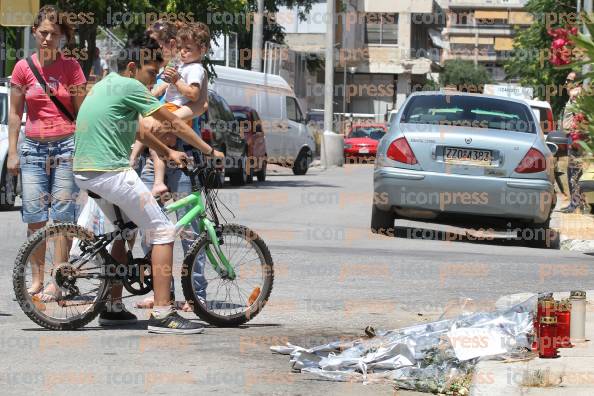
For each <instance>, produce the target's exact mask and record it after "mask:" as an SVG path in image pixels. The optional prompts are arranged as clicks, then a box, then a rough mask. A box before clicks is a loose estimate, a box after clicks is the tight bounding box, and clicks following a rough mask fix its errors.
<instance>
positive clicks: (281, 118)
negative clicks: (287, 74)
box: [211, 66, 315, 175]
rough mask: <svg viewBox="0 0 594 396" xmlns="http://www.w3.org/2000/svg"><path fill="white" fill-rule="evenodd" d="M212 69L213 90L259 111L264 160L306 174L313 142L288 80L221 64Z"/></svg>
mask: <svg viewBox="0 0 594 396" xmlns="http://www.w3.org/2000/svg"><path fill="white" fill-rule="evenodd" d="M214 69H215V72H216V74H217V77H216V79H215V81H214V83H213V84H212V85H211V86H212V88H213V89H214V91H216V92H217V93H218V94H219V95H221V96H222V97H223V98H225V99H226V100H227V102H228V103H229V104H231V105H235V106H249V107H251V108H253V109H255V110H256V111H257V112H258V114H259V115H260V117H261V119H262V121H263V123H262V128H263V132H264V134H265V135H266V149H267V154H268V156H267V158H268V163H275V164H280V165H283V166H290V167H292V169H293V173H294V174H296V175H304V174H306V173H307V169H308V168H309V165H310V164H311V162H312V161H313V155H314V150H315V142H314V139H313V136H312V135H311V133H310V132H309V131H308V129H307V126H306V125H305V117H304V116H303V112H302V111H301V106H300V105H299V102H298V101H297V98H296V97H295V93H294V92H293V90H292V89H291V87H290V86H289V84H288V83H287V82H286V81H285V80H284V79H283V78H282V77H280V76H276V75H271V74H266V73H258V72H253V71H250V70H242V69H236V68H230V67H224V66H215V68H214Z"/></svg>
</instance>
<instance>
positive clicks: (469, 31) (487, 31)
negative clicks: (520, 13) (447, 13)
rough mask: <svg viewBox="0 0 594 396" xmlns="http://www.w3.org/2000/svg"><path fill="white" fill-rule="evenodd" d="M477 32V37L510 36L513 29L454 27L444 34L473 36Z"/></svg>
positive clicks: (489, 26) (508, 27)
mask: <svg viewBox="0 0 594 396" xmlns="http://www.w3.org/2000/svg"><path fill="white" fill-rule="evenodd" d="M476 30H478V34H479V36H482V35H488V36H512V35H513V34H514V29H512V27H511V25H477V26H476V28H475V27H474V26H473V25H454V26H451V27H449V28H447V29H445V32H444V33H445V34H460V35H465V36H468V35H474V33H475V31H476Z"/></svg>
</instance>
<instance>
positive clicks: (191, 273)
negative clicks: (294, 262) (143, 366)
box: [182, 224, 274, 327]
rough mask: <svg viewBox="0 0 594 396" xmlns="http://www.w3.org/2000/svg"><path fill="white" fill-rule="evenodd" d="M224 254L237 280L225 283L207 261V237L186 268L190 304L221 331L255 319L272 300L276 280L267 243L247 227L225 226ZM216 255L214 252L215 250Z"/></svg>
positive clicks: (186, 293) (184, 278)
mask: <svg viewBox="0 0 594 396" xmlns="http://www.w3.org/2000/svg"><path fill="white" fill-rule="evenodd" d="M220 239H221V240H222V242H223V243H222V244H221V250H222V251H223V253H224V254H225V257H227V259H228V260H229V262H230V263H231V265H232V266H233V269H234V270H235V272H236V275H237V277H236V278H235V279H234V280H230V279H223V278H221V276H220V275H219V273H218V272H217V271H215V270H214V268H213V266H212V264H211V263H210V262H209V261H208V259H207V258H206V255H205V253H206V249H207V248H209V246H210V245H211V242H210V240H209V238H208V236H207V235H205V234H203V235H202V237H201V238H200V239H199V240H197V241H196V242H194V244H193V245H192V246H191V248H190V250H189V251H188V253H187V254H186V257H185V259H184V263H183V266H182V288H183V291H184V296H185V298H186V300H187V301H188V302H189V303H190V304H191V305H192V308H193V310H194V312H195V313H196V315H198V316H199V317H200V318H201V319H202V320H204V321H206V322H208V323H210V324H213V325H215V326H221V327H232V326H239V325H241V324H243V323H246V322H247V321H249V320H251V319H253V318H254V317H255V316H256V315H257V314H258V313H260V311H261V310H262V308H264V305H266V302H267V301H268V297H270V293H271V292H272V284H273V280H274V269H273V262H272V257H271V256H270V252H269V251H268V247H266V244H265V243H264V241H263V240H262V239H261V238H260V237H259V236H258V234H256V233H255V232H254V231H252V230H250V229H249V228H247V227H244V226H241V225H236V224H226V225H223V226H222V234H221V237H220ZM212 251H213V253H214V250H212Z"/></svg>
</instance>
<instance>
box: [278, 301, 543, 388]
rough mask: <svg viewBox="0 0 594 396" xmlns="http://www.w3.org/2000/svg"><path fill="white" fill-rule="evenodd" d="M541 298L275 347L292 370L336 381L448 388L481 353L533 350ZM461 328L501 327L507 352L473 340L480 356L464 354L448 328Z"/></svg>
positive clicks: (522, 353) (487, 356) (482, 356)
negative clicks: (352, 336)
mask: <svg viewBox="0 0 594 396" xmlns="http://www.w3.org/2000/svg"><path fill="white" fill-rule="evenodd" d="M537 298H538V296H537V295H534V296H532V297H530V298H528V299H527V300H525V301H523V302H521V303H519V304H517V305H514V306H512V307H511V308H508V309H505V310H498V311H493V312H478V313H466V314H463V315H461V316H458V317H456V318H454V319H447V320H439V321H436V322H431V323H424V324H419V325H414V326H410V327H405V328H401V329H396V330H391V331H378V332H377V335H376V336H375V337H373V338H361V339H357V340H353V341H347V342H344V341H343V342H341V341H335V342H331V343H329V344H325V345H320V346H316V347H313V348H303V347H300V346H297V345H293V344H290V343H287V344H286V345H283V346H272V347H271V348H270V349H271V351H273V352H275V353H280V354H284V355H290V357H291V360H290V362H291V365H292V368H293V370H295V371H301V372H307V373H311V374H315V375H318V376H320V377H323V378H326V379H329V380H332V381H348V382H363V383H371V382H385V381H391V382H393V383H395V384H396V385H397V386H398V387H400V388H403V389H413V390H418V391H423V392H433V393H437V392H443V391H445V390H447V387H448V386H449V384H451V382H452V381H453V380H455V379H456V378H460V377H463V376H465V375H466V374H467V373H468V372H469V371H470V370H471V369H472V368H473V367H474V365H475V364H476V363H477V362H478V361H479V360H480V359H502V358H507V357H510V356H513V357H515V358H517V357H526V356H528V354H529V353H530V349H531V343H532V338H531V337H532V333H533V317H534V310H535V307H536V303H537ZM458 329H465V330H464V331H463V333H471V334H474V333H473V332H474V331H475V330H476V334H483V333H493V332H496V334H497V335H500V337H501V340H500V341H501V345H497V347H498V348H495V349H497V350H500V349H503V353H501V351H497V352H496V354H493V353H494V352H493V350H494V349H493V348H478V349H476V345H474V347H475V349H474V350H473V351H470V352H472V354H474V355H477V356H476V357H473V358H471V359H463V360H461V359H459V358H458V356H457V354H460V352H469V351H466V350H464V343H462V345H460V344H459V343H457V342H456V340H454V343H455V344H456V345H453V344H452V340H451V339H450V338H449V337H448V333H449V334H450V335H451V334H455V332H456V330H458ZM469 329H470V330H469ZM452 332H454V333H452ZM470 341H472V340H470ZM470 344H472V342H470ZM470 346H472V345H470ZM501 347H503V348H501ZM477 351H478V352H477ZM465 355H468V353H465Z"/></svg>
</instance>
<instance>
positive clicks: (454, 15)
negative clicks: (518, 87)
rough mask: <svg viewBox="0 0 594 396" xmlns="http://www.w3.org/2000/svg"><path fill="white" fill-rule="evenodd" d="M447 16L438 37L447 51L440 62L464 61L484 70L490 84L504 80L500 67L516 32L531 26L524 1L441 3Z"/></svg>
mask: <svg viewBox="0 0 594 396" xmlns="http://www.w3.org/2000/svg"><path fill="white" fill-rule="evenodd" d="M441 2H442V7H443V8H444V9H445V10H446V13H447V24H446V28H445V29H444V30H443V32H442V35H443V37H444V39H445V41H446V42H447V43H448V44H449V47H448V48H447V49H446V50H445V51H444V52H443V57H442V60H443V61H444V62H445V61H447V60H448V59H465V60H470V61H473V62H475V64H480V65H482V66H485V67H486V68H487V70H488V71H489V72H490V74H491V77H492V78H493V80H494V81H503V80H505V77H506V76H505V72H504V70H503V65H504V63H505V60H506V59H507V58H508V57H509V54H510V51H511V50H512V48H513V39H514V35H515V31H516V30H517V29H522V28H525V27H526V26H529V25H530V24H532V22H533V19H532V16H531V15H530V14H529V13H527V12H526V11H525V10H524V6H525V4H526V2H527V0H441Z"/></svg>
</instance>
